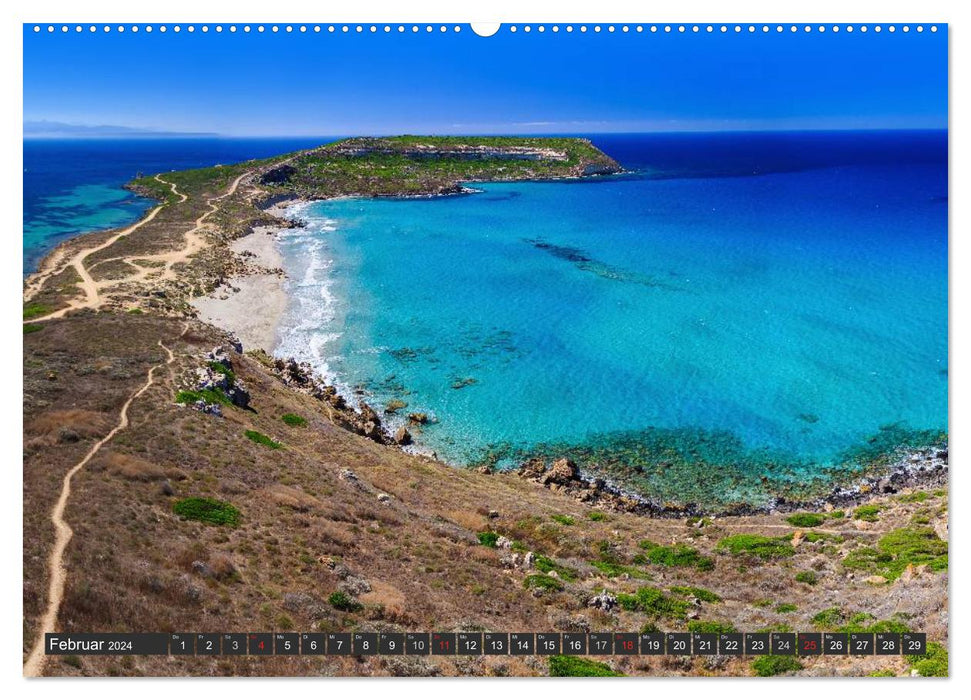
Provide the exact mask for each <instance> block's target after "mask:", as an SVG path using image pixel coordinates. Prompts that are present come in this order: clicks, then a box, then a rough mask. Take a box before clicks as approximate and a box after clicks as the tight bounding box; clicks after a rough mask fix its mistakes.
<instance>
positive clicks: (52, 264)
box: [24, 175, 189, 321]
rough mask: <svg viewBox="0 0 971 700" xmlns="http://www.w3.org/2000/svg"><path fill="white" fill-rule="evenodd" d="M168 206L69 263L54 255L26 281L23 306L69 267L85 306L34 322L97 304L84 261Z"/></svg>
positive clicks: (76, 304) (78, 304) (72, 306)
mask: <svg viewBox="0 0 971 700" xmlns="http://www.w3.org/2000/svg"><path fill="white" fill-rule="evenodd" d="M155 179H156V180H158V181H159V182H161V183H162V184H165V185H168V186H169V187H171V188H172V194H175V195H178V196H179V197H181V199H180V200H179V204H182V203H183V202H184V201H185V200H187V199H188V198H189V197H188V196H187V195H184V194H182V193H181V192H179V191H177V190H176V189H175V183H174V182H166V181H165V180H163V179H162V178H161V177H160V176H159V175H156V176H155ZM165 206H166V205H165V204H164V203H163V204H159V205H158V206H157V207H155V208H154V209H152V210H151V211H150V212H148V214H146V215H145V216H144V217H142V218H141V219H139V220H138V221H136V222H135V223H134V224H132V225H131V226H129V227H128V228H126V229H123V230H121V231H119V232H118V233H116V234H115V235H114V236H112V237H111V238H109V239H108V240H106V241H105V242H104V243H101V244H100V245H97V246H92V247H91V248H84V249H83V250H80V251H78V252H77V253H75V254H74V256H73V257H71V258H70V259H68V260H67V261H63V259H64V256H63V254H57V253H55V255H53V256H51V258H50V259H49V261H48V262H47V264H45V266H44V267H43V269H41V270H38V271H37V272H36V273H35V274H33V275H31V276H30V279H28V280H27V286H26V288H25V289H24V302H25V303H26V302H28V301H30V300H31V299H33V298H34V297H35V296H37V293H38V292H40V290H41V289H43V287H44V283H45V282H47V280H49V279H50V278H51V277H54V276H55V275H59V274H61V273H62V272H64V271H65V270H66V269H67V268H69V267H73V268H74V269H75V270H76V271H77V273H78V275H79V276H80V277H81V289H82V291H83V292H84V294H85V302H79V301H77V300H74V301H72V302H71V303H70V304H69V305H68V306H66V307H65V308H63V309H59V310H58V311H56V312H54V313H52V314H49V315H47V316H44V317H42V318H35V319H32V320H33V321H43V320H46V319H49V318H59V317H61V316H63V315H64V314H66V313H67V312H68V311H70V310H72V309H80V308H83V307H85V306H90V305H91V304H90V302H91V300H92V297H93V298H94V299H95V300H97V298H98V288H97V286H96V284H95V281H94V280H93V279H91V275H89V274H88V272H87V270H86V269H85V267H84V260H85V258H87V257H88V256H89V255H91V254H92V253H97V252H98V251H100V250H104V249H105V248H108V247H109V246H112V245H114V244H115V243H117V242H118V240H119V239H120V238H122V237H123V236H127V235H128V234H130V233H132V232H133V231H137V230H138V229H139V228H141V227H142V226H144V225H145V224H147V223H148V222H149V221H151V220H152V219H154V218H155V217H156V216H157V215H158V213H159V212H160V211H162V208H163V207H165ZM62 261H63V264H62Z"/></svg>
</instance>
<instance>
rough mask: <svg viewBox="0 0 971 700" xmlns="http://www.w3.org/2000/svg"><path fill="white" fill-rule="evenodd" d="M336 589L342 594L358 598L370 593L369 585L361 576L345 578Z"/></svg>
mask: <svg viewBox="0 0 971 700" xmlns="http://www.w3.org/2000/svg"><path fill="white" fill-rule="evenodd" d="M337 587H338V589H340V590H341V591H343V592H344V593H347V594H348V595H352V596H359V595H362V594H364V593H370V592H371V583H370V582H369V581H368V580H367V579H365V578H363V577H361V576H353V575H350V576H347V577H345V578H344V580H343V581H341V582H340V584H339V585H338V586H337Z"/></svg>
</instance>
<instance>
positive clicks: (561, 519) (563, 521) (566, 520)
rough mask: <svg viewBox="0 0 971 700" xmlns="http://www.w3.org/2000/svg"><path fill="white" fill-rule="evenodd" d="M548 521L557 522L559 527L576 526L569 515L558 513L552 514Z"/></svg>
mask: <svg viewBox="0 0 971 700" xmlns="http://www.w3.org/2000/svg"><path fill="white" fill-rule="evenodd" d="M550 520H552V521H554V522H557V523H559V524H560V525H576V522H577V521H576V520H574V519H573V518H571V517H570V516H569V515H560V514H559V513H554V514H553V515H551V516H550Z"/></svg>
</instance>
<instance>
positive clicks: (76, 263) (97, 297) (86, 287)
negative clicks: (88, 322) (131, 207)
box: [24, 171, 251, 323]
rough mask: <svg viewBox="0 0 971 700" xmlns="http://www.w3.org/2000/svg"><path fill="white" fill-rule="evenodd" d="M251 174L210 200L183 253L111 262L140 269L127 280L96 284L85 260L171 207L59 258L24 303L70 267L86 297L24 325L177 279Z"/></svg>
mask: <svg viewBox="0 0 971 700" xmlns="http://www.w3.org/2000/svg"><path fill="white" fill-rule="evenodd" d="M250 174H251V172H250V171H247V172H245V173H243V174H242V175H240V176H239V177H237V178H236V179H235V180H233V182H232V184H231V185H230V186H229V189H228V190H227V191H226V192H224V193H223V194H221V195H219V196H217V197H211V198H210V199H208V200H207V201H206V204H207V205H208V206H209V211H207V212H205V213H203V214H201V215H200V216H199V218H197V219H196V220H195V221H194V222H193V227H192V228H191V229H189V230H188V231H186V232H185V245H184V246H183V247H182V248H181V249H179V250H173V251H170V252H166V253H157V254H154V255H130V256H123V257H120V258H112V259H113V260H122V261H123V262H125V263H127V264H129V265H131V266H132V267H135V268H137V269H138V272H136V273H135V274H133V275H129V276H128V277H124V278H121V279H111V280H104V281H101V282H98V281H95V279H94V278H93V277H92V276H91V273H90V269H89V268H88V267H87V266H86V265H85V260H86V259H87V258H88V257H89V256H90V255H92V254H94V253H97V252H99V251H102V250H104V249H105V248H109V247H111V246H112V245H114V244H115V243H117V242H118V240H119V239H121V238H123V237H124V236H127V235H129V234H130V233H132V232H133V231H136V230H137V229H139V228H140V227H142V226H144V225H145V224H147V223H148V222H149V221H151V220H152V219H154V218H155V217H156V215H158V213H159V212H160V211H161V210H162V209H163V208H164V207H166V206H168V203H164V204H160V205H158V206H157V207H155V208H154V209H152V211H150V212H149V213H148V214H147V215H146V216H145V217H143V218H142V219H140V220H139V221H138V222H136V223H135V224H132V225H131V226H129V227H128V228H126V229H123V230H122V231H119V232H118V233H116V234H115V235H113V236H111V237H110V238H108V239H107V240H106V241H104V242H103V243H100V244H98V245H96V246H92V247H90V248H83V249H82V250H79V251H78V252H77V253H75V254H74V256H73V257H71V258H70V259H69V260H67V261H66V262H65V263H64V264H63V265H59V264H58V263H59V262H60V258H58V259H55V260H54V261H52V263H51V264H49V265H47V266H45V269H44V270H43V271H41V272H38V273H37V274H36V275H34V276H33V277H32V278H31V279H30V280H29V281H28V283H27V288H26V289H25V291H24V301H29V300H30V299H32V298H33V297H34V296H36V294H37V293H38V292H39V291H40V290H41V289H42V288H43V286H44V283H45V282H46V281H47V280H48V279H50V278H51V277H53V276H54V275H57V274H60V273H61V272H63V271H64V270H66V269H67V268H69V267H73V268H74V270H75V271H76V272H77V274H78V276H79V277H80V278H81V282H80V288H81V291H82V292H83V295H82V296H81V297H78V298H76V299H72V300H71V301H70V302H68V304H67V306H64V307H62V308H60V309H58V310H57V311H54V312H52V313H49V314H47V315H45V316H39V317H35V318H29V319H25V320H24V323H38V322H40V321H48V320H50V319H54V318H61V317H62V316H64V315H65V314H66V313H68V312H69V311H75V310H78V309H98V308H100V307H101V306H102V304H103V303H104V301H103V300H102V297H101V292H102V290H104V289H105V288H107V287H115V286H118V285H121V284H127V283H131V282H141V281H144V280H146V279H147V278H148V277H149V276H152V277H153V279H157V280H163V279H166V280H171V279H175V273H174V272H173V270H172V268H173V266H175V265H176V264H178V263H181V262H185V261H186V260H188V259H189V258H190V257H191V256H193V255H195V254H196V253H197V252H199V251H200V250H201V249H202V248H204V247H205V245H206V241H205V238H204V237H203V235H202V234H201V233H200V231H201V230H202V228H203V226H204V225H205V221H206V219H208V218H209V217H210V216H212V215H213V214H214V213H216V212H217V211H219V205H218V202H219V201H220V200H222V199H225V198H226V197H231V196H232V195H233V194H235V193H236V189H237V188H238V187H239V183H240V182H242V181H243V179H244V178H245V177H247V176H248V175H250ZM155 179H156V180H158V181H159V182H161V183H163V184H166V185H168V186H169V187H170V188H171V189H172V194H174V195H177V196H178V197H180V198H181V199H180V200H179V202H178V203H179V204H182V203H183V202H185V201H186V200H187V199H188V198H189V196H188V195H186V194H183V193H182V192H179V191H178V189H176V186H175V183H174V182H168V181H166V180H163V179H162V177H161V176H159V175H156V176H155ZM135 261H144V262H161V263H164V267H163V268H159V267H155V266H152V265H141V264H139V263H138V262H135ZM100 262H107V261H104V260H102V261H100ZM98 264H100V263H95V265H98ZM95 265H92V266H91V268H93V267H94V266H95Z"/></svg>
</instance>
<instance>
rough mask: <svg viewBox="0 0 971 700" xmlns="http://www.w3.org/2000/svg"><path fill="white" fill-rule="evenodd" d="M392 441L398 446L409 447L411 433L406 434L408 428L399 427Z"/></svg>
mask: <svg viewBox="0 0 971 700" xmlns="http://www.w3.org/2000/svg"><path fill="white" fill-rule="evenodd" d="M394 441H395V442H396V443H398V444H399V445H410V444H411V433H409V432H408V428H406V427H405V426H401V427H400V428H398V430H396V431H395V434H394Z"/></svg>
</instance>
